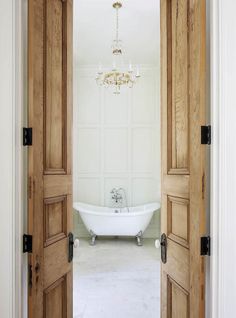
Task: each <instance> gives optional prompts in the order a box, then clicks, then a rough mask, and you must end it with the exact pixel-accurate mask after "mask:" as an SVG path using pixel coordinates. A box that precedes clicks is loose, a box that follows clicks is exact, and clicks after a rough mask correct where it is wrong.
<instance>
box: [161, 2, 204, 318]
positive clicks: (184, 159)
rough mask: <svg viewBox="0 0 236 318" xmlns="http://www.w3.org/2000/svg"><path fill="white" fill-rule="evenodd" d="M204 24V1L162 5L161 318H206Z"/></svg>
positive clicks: (165, 3) (163, 3)
mask: <svg viewBox="0 0 236 318" xmlns="http://www.w3.org/2000/svg"><path fill="white" fill-rule="evenodd" d="M205 19H206V17H205V0H161V95H162V96H161V104H162V105H161V108H162V211H161V231H162V233H163V234H165V235H166V238H167V253H166V262H165V259H163V263H162V270H161V271H162V272H161V276H162V281H161V314H162V315H161V317H162V318H167V317H168V318H188V317H191V318H199V317H204V298H205V294H204V292H205V289H204V279H205V277H204V258H203V256H201V255H200V238H201V236H203V235H204V234H205V233H204V231H205V217H204V215H205V203H204V197H205V147H206V146H204V145H201V126H202V125H205V32H206V30H205V28H206V27H205ZM164 238H165V237H164V236H163V239H164ZM164 242H165V241H164ZM163 256H164V254H163Z"/></svg>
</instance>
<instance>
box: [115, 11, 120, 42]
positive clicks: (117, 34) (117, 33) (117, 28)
mask: <svg viewBox="0 0 236 318" xmlns="http://www.w3.org/2000/svg"><path fill="white" fill-rule="evenodd" d="M118 10H119V9H118V8H116V43H117V44H118V42H119V12H118Z"/></svg>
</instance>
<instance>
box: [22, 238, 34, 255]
mask: <svg viewBox="0 0 236 318" xmlns="http://www.w3.org/2000/svg"><path fill="white" fill-rule="evenodd" d="M32 247H33V238H32V235H28V234H24V235H23V253H32Z"/></svg>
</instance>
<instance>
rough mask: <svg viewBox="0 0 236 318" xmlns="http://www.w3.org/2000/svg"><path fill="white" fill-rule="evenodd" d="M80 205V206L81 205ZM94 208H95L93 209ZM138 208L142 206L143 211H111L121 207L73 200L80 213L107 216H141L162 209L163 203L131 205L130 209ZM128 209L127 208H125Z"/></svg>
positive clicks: (74, 207) (74, 206)
mask: <svg viewBox="0 0 236 318" xmlns="http://www.w3.org/2000/svg"><path fill="white" fill-rule="evenodd" d="M79 205H80V207H79ZM93 208H94V210H92V209H93ZM134 208H135V209H138V208H140V209H141V211H133V212H132V211H129V212H120V213H111V212H112V211H114V210H116V209H117V210H119V208H115V207H114V208H110V207H106V206H98V205H93V204H87V203H84V202H80V201H77V202H73V209H74V210H75V211H76V212H78V213H84V214H90V215H97V216H99V215H100V216H106V217H135V216H139V215H140V216H141V215H145V214H149V213H156V212H157V211H159V210H160V208H161V204H160V202H151V203H148V204H143V205H137V206H132V207H129V209H134ZM96 209H100V211H95V210H96ZM102 209H106V210H107V211H105V212H104V211H101V210H102ZM123 209H126V208H123Z"/></svg>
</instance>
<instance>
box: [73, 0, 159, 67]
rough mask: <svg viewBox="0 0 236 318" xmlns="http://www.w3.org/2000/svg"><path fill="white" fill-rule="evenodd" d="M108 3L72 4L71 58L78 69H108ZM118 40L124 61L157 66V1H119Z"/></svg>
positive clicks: (111, 15)
mask: <svg viewBox="0 0 236 318" xmlns="http://www.w3.org/2000/svg"><path fill="white" fill-rule="evenodd" d="M114 2H115V0H114V1H112V0H74V54H75V58H76V61H77V63H79V64H80V65H94V64H95V65H97V64H99V63H102V64H103V65H109V64H110V63H111V61H112V54H111V44H112V41H113V39H114V38H115V10H114V9H113V8H112V4H113V3H114ZM121 2H122V4H123V7H122V9H120V38H121V40H122V41H123V47H124V60H125V62H127V63H129V61H132V63H133V64H140V65H141V64H145V65H146V64H149V65H153V64H155V65H157V64H158V54H159V28H160V27H159V0H123V1H121Z"/></svg>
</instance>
